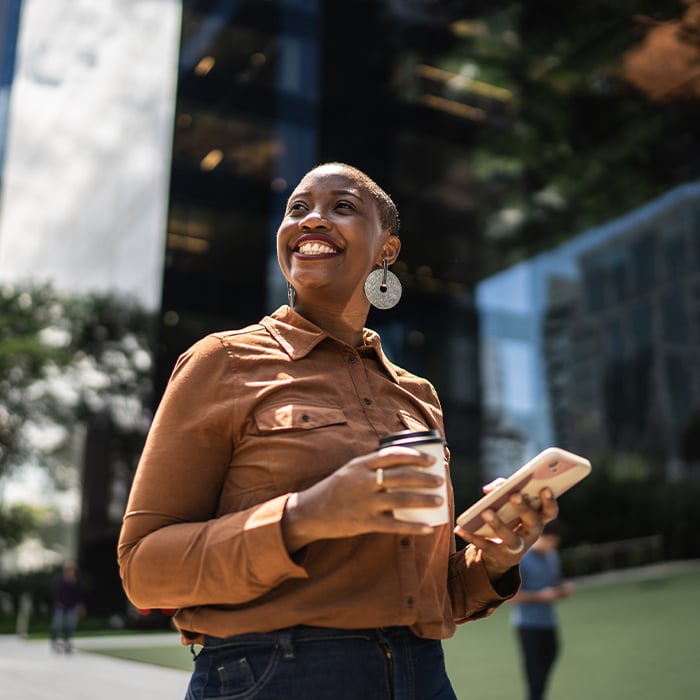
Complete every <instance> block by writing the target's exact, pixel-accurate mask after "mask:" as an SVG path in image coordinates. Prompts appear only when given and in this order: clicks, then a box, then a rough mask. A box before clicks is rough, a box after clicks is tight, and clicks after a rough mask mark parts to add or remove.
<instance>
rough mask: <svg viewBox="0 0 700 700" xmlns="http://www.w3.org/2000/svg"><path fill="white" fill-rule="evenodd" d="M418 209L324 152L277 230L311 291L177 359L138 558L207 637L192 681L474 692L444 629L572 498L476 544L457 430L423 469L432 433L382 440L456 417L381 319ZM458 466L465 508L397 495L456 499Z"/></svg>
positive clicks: (132, 539) (199, 690) (298, 286)
mask: <svg viewBox="0 0 700 700" xmlns="http://www.w3.org/2000/svg"><path fill="white" fill-rule="evenodd" d="M398 221H399V219H398V212H397V211H396V207H395V206H394V204H393V202H392V201H391V199H390V198H389V197H388V195H387V194H386V193H385V192H384V191H383V190H382V189H381V188H380V187H379V186H378V185H376V183H374V182H373V181H372V180H371V179H370V178H369V177H368V176H367V175H365V174H364V173H362V172H360V171H359V170H357V169H355V168H353V167H351V166H348V165H344V164H341V163H328V164H324V165H321V166H319V167H317V168H314V169H313V170H311V171H310V172H309V173H307V174H306V175H305V176H304V178H303V179H302V180H301V182H300V183H299V185H298V186H297V188H296V189H295V190H294V192H293V193H292V195H291V196H290V198H289V201H288V204H287V208H286V212H285V215H284V218H283V220H282V222H281V224H280V227H279V231H278V235H277V255H278V260H279V265H280V268H281V270H282V273H283V274H284V276H285V279H286V280H287V282H288V284H289V286H290V289H292V290H294V294H293V295H291V296H292V297H294V303H293V308H292V305H290V306H283V307H281V308H279V309H277V310H276V311H275V312H274V313H272V314H271V315H270V316H266V317H265V318H263V319H262V320H261V321H260V323H258V324H256V325H253V326H249V327H247V328H243V329H239V330H234V331H227V332H220V333H215V334H212V335H209V336H207V337H206V338H204V339H202V340H201V341H199V342H198V343H196V344H195V345H194V346H193V347H191V348H190V349H189V350H188V351H187V352H185V353H184V354H183V355H182V356H181V357H180V359H179V361H178V363H177V365H176V367H175V370H174V372H173V374H172V377H171V379H170V382H169V384H168V387H167V389H166V392H165V394H164V397H163V399H162V401H161V404H160V407H159V409H158V412H157V414H156V417H155V420H154V422H153V425H152V428H151V431H150V434H149V436H148V439H147V442H146V446H145V448H144V451H143V454H142V458H141V461H140V463H139V466H138V469H137V473H136V477H135V479H134V485H133V488H132V492H131V495H130V498H129V503H128V506H127V511H126V515H125V517H124V523H123V527H122V532H121V536H120V543H119V563H120V569H121V575H122V580H123V583H124V587H125V590H126V592H127V594H128V595H129V597H130V599H131V601H132V602H133V603H134V605H136V606H137V607H139V608H154V607H157V608H176V609H177V612H176V614H175V617H174V620H175V623H176V625H177V627H178V629H179V630H180V633H181V635H182V640H183V643H184V644H198V645H202V649H201V651H200V652H199V654H198V656H197V659H196V662H195V670H194V673H193V676H192V679H191V683H190V687H189V690H188V695H187V697H188V698H189V699H190V700H196V699H199V698H203V697H214V696H222V697H223V696H226V697H234V696H236V697H238V696H239V694H240V696H241V697H242V695H243V694H245V697H248V698H282V697H283V698H286V699H287V700H290V699H291V700H294V699H295V698H309V697H333V698H358V697H363V696H366V697H372V698H399V699H400V698H417V697H420V698H424V697H425V698H427V697H430V698H436V699H438V700H439V699H452V698H455V695H454V692H453V690H452V687H451V685H450V682H449V680H448V678H447V675H446V672H445V667H444V661H443V653H442V646H441V640H442V639H446V638H448V637H450V636H451V635H452V634H453V633H454V631H455V626H456V625H457V624H459V623H462V622H466V621H468V620H472V619H478V618H480V617H484V616H486V615H489V614H490V613H491V612H493V610H495V608H496V607H497V606H498V605H500V604H501V603H502V602H503V601H504V600H506V599H508V598H509V597H511V596H512V595H513V594H514V593H515V592H516V590H517V588H518V585H519V576H518V569H517V564H518V562H519V560H520V558H521V556H522V554H523V551H520V550H515V549H514V544H516V543H518V542H520V541H522V542H524V543H525V545H524V548H523V549H524V550H525V549H527V547H529V546H530V545H531V544H532V543H533V542H534V541H535V540H536V539H537V537H538V535H539V532H540V531H541V529H542V524H543V522H545V521H546V520H549V519H551V518H553V517H554V516H555V515H556V512H557V504H556V502H555V501H554V500H553V499H552V498H551V497H550V496H548V495H547V494H543V506H542V509H541V510H540V511H535V510H533V509H532V508H531V507H529V505H528V504H527V503H524V502H522V501H520V502H514V507H515V508H516V511H517V513H518V515H519V517H520V524H519V525H518V526H517V530H518V532H517V533H516V532H514V531H513V530H511V528H509V527H508V526H506V524H504V523H503V522H500V521H498V519H496V520H495V521H494V522H493V523H492V527H493V529H494V530H495V532H496V534H497V537H496V538H494V539H492V540H489V539H486V538H483V537H479V536H477V535H474V534H472V533H468V532H464V531H462V530H459V529H458V530H457V532H458V534H459V535H460V536H461V537H462V538H463V539H465V540H466V541H468V542H469V543H470V544H469V545H468V546H466V547H465V548H463V549H461V550H459V551H457V550H456V548H455V541H454V533H453V528H452V526H451V524H450V523H452V522H453V519H454V512H453V511H454V508H453V496H452V488H451V485H450V483H449V470H448V466H449V452H448V451H447V450H446V449H444V450H443V454H442V461H443V465H442V467H443V468H442V476H440V475H436V474H434V473H431V472H430V471H428V470H424V469H420V467H428V466H430V465H431V464H434V463H435V459H434V458H433V457H431V456H429V455H428V454H427V453H424V452H421V451H419V450H417V449H414V448H412V447H396V446H394V447H383V448H381V449H380V448H379V445H380V438H381V437H382V436H383V435H386V434H389V433H395V432H400V431H407V430H408V431H433V433H436V434H437V437H438V438H442V439H444V427H443V420H442V412H441V409H440V403H439V401H438V398H437V395H436V393H435V390H434V389H433V387H432V385H431V384H430V383H429V382H428V381H427V380H426V379H423V378H421V377H417V376H415V375H412V374H410V373H409V372H407V371H405V370H403V369H401V368H400V367H397V366H396V365H394V364H393V363H392V362H390V361H389V360H388V359H387V358H386V356H385V355H384V353H383V351H382V346H381V341H380V338H379V336H378V335H377V333H375V332H374V331H372V330H370V329H368V328H365V326H364V324H365V322H366V319H367V314H368V312H369V308H370V300H369V299H368V297H367V294H366V293H365V286H366V283H367V279H368V277H369V278H372V276H374V277H375V278H377V279H378V280H379V282H378V283H379V286H381V285H386V286H389V285H390V284H391V282H390V278H389V276H388V275H389V273H388V265H389V264H391V263H393V262H394V261H395V260H396V258H397V256H398V254H399V250H400V247H401V246H400V242H399V238H398V235H397V234H398ZM370 287H371V284H370ZM433 433H431V434H433ZM445 482H446V483H445ZM443 486H447V488H446V489H444V490H443V491H442V492H443V493H446V494H447V500H448V504H447V505H448V507H449V514H450V517H449V522H448V523H446V524H440V525H436V526H431V525H429V524H427V523H426V522H421V521H409V520H402V519H399V518H397V517H395V516H394V512H395V509H430V508H434V507H435V506H436V505H439V504H440V503H443V502H444V501H443V497H442V496H440V495H439V494H440V493H441V491H440V490H439V489H440V487H443ZM427 512H428V511H427V510H426V513H427ZM426 519H427V518H426ZM514 527H515V526H514ZM292 661H293V662H294V663H290V662H292ZM359 668H361V669H362V673H358V672H357V669H359ZM212 693H218V695H212Z"/></svg>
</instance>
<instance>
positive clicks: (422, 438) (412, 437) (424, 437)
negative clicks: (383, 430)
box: [379, 429, 445, 447]
mask: <svg viewBox="0 0 700 700" xmlns="http://www.w3.org/2000/svg"><path fill="white" fill-rule="evenodd" d="M424 442H442V443H444V442H445V438H443V437H442V435H440V431H439V430H434V429H433V430H402V431H400V432H398V433H390V434H388V435H382V437H380V438H379V447H388V446H389V445H414V444H420V443H424Z"/></svg>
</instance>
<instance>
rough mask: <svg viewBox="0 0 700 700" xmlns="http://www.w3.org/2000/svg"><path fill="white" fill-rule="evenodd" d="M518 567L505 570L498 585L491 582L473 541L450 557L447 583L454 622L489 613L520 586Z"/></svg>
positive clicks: (458, 622)
mask: <svg viewBox="0 0 700 700" xmlns="http://www.w3.org/2000/svg"><path fill="white" fill-rule="evenodd" d="M520 583H521V582H520V573H519V570H518V567H513V568H512V569H510V570H509V571H507V572H506V573H505V574H504V575H503V576H502V577H501V578H500V580H499V581H498V584H497V585H494V584H493V583H491V581H490V579H489V576H488V573H487V572H486V567H485V566H484V563H483V562H482V560H481V552H480V551H479V550H478V549H476V548H475V547H474V546H472V545H468V546H467V547H465V548H464V549H461V550H459V551H457V552H455V553H454V554H453V555H452V556H451V557H450V563H449V573H448V587H449V592H450V597H451V600H452V614H453V618H454V621H455V623H456V624H458V625H459V624H462V623H464V622H469V621H470V620H478V619H480V618H484V617H488V616H489V615H491V614H493V613H494V612H495V610H496V609H497V608H498V607H499V606H500V605H502V604H503V603H504V602H505V601H506V600H509V599H510V598H512V597H513V596H514V595H515V594H516V593H517V591H518V589H519V588H520Z"/></svg>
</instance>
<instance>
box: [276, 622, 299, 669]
mask: <svg viewBox="0 0 700 700" xmlns="http://www.w3.org/2000/svg"><path fill="white" fill-rule="evenodd" d="M277 644H278V645H279V647H280V648H281V649H282V658H283V659H284V660H285V661H294V658H295V655H294V642H293V641H292V629H291V628H288V629H285V630H282V631H281V632H280V633H279V634H278V635H277Z"/></svg>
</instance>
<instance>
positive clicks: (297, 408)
mask: <svg viewBox="0 0 700 700" xmlns="http://www.w3.org/2000/svg"><path fill="white" fill-rule="evenodd" d="M346 422H347V421H346V419H345V414H344V413H343V410H342V409H341V408H338V407H337V406H309V405H307V404H291V403H290V404H285V405H284V406H271V407H270V408H266V409H263V410H262V411H259V412H257V413H256V414H255V423H256V425H257V426H258V430H260V431H261V432H272V431H275V430H311V429H313V428H322V427H324V426H327V425H338V424H339V423H346Z"/></svg>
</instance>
